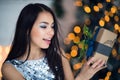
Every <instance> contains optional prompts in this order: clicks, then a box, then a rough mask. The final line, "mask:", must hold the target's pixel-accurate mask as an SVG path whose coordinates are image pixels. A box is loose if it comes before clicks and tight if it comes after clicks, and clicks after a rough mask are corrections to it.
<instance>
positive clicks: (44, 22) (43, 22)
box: [40, 22, 54, 24]
mask: <svg viewBox="0 0 120 80" xmlns="http://www.w3.org/2000/svg"><path fill="white" fill-rule="evenodd" d="M40 23H45V24H49V23H48V22H40ZM52 24H54V22H53V23H52Z"/></svg>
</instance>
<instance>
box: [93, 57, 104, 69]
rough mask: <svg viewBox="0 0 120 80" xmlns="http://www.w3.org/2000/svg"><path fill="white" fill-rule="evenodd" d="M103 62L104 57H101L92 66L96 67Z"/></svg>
mask: <svg viewBox="0 0 120 80" xmlns="http://www.w3.org/2000/svg"><path fill="white" fill-rule="evenodd" d="M101 62H102V59H99V60H97V61H96V62H95V63H94V64H93V65H92V66H91V67H92V68H96V67H97V66H98V65H99V64H100V63H101Z"/></svg>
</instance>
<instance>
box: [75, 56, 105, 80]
mask: <svg viewBox="0 0 120 80" xmlns="http://www.w3.org/2000/svg"><path fill="white" fill-rule="evenodd" d="M103 68H106V65H105V61H103V60H101V59H99V60H96V61H95V59H94V57H92V58H90V59H89V60H88V61H87V62H86V63H85V64H84V65H83V67H82V69H81V72H80V73H79V75H78V76H77V77H76V80H89V79H90V78H92V77H93V76H94V75H95V73H96V72H98V71H99V70H101V69H103Z"/></svg>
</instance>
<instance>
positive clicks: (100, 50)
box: [93, 41, 112, 56]
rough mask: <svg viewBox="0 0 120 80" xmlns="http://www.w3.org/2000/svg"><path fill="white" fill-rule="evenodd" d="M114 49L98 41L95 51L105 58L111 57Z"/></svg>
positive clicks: (95, 44)
mask: <svg viewBox="0 0 120 80" xmlns="http://www.w3.org/2000/svg"><path fill="white" fill-rule="evenodd" d="M111 50H112V47H109V46H106V45H104V44H101V43H99V42H97V41H95V43H94V48H93V51H95V52H98V53H100V54H103V55H105V56H109V55H110V53H111Z"/></svg>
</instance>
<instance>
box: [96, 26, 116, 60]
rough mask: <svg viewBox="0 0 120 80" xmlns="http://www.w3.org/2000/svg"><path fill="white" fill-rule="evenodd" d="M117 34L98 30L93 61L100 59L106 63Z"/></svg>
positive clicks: (102, 29) (101, 29)
mask: <svg viewBox="0 0 120 80" xmlns="http://www.w3.org/2000/svg"><path fill="white" fill-rule="evenodd" d="M116 38H117V34H116V33H114V32H111V31H109V30H107V29H104V28H100V29H99V32H98V33H97V36H96V41H95V43H94V57H95V59H96V60H97V59H102V60H105V61H106V62H107V60H108V58H109V55H110V53H111V51H112V48H113V45H114V43H115V41H116Z"/></svg>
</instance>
